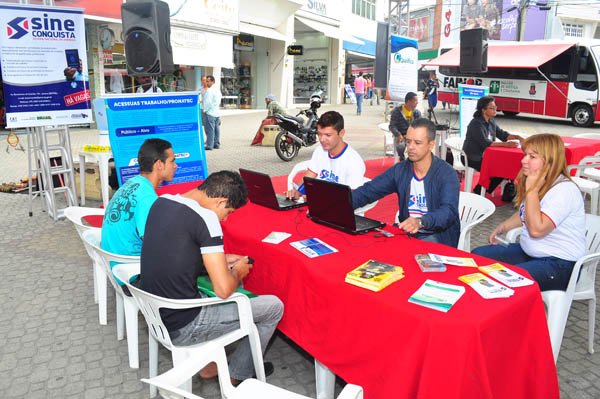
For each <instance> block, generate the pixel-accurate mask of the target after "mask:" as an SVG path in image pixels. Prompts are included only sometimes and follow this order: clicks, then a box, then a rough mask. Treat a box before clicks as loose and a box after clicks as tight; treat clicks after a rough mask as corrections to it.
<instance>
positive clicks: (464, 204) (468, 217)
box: [458, 191, 496, 252]
mask: <svg viewBox="0 0 600 399" xmlns="http://www.w3.org/2000/svg"><path fill="white" fill-rule="evenodd" d="M495 211H496V206H495V205H494V203H493V202H492V201H490V200H489V199H487V198H485V197H483V196H481V195H477V194H473V193H468V192H463V191H461V192H460V196H459V199H458V214H459V217H460V238H459V239H458V249H462V250H463V251H467V252H470V251H471V230H473V227H475V226H476V225H478V224H480V223H481V222H483V221H484V220H485V219H487V218H488V217H490V215H491V214H492V213H494V212H495Z"/></svg>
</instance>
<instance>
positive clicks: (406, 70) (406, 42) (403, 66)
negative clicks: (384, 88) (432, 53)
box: [388, 35, 419, 101]
mask: <svg viewBox="0 0 600 399" xmlns="http://www.w3.org/2000/svg"><path fill="white" fill-rule="evenodd" d="M390 52H391V58H390V80H389V82H388V93H389V97H390V99H391V100H392V101H404V96H405V95H406V93H408V92H409V91H413V92H415V93H416V92H417V79H418V76H417V59H418V57H419V51H418V48H417V41H416V40H414V39H410V38H408V37H401V36H396V35H392V36H391V37H390Z"/></svg>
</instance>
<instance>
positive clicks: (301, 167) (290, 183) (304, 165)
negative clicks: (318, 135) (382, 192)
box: [287, 161, 378, 216]
mask: <svg viewBox="0 0 600 399" xmlns="http://www.w3.org/2000/svg"><path fill="white" fill-rule="evenodd" d="M309 164H310V161H302V162H298V163H297V164H296V165H294V167H293V168H292V171H291V172H290V174H289V175H288V179H287V187H288V190H291V189H292V188H294V178H295V177H296V175H297V174H298V173H300V172H302V171H305V170H308V165H309ZM369 181H371V179H369V178H368V177H363V184H365V183H366V182H369ZM377 202H378V201H374V202H371V203H370V204H367V205H365V206H363V207H361V208H357V209H355V210H354V214H356V215H359V216H364V215H365V212H367V211H369V210H371V209H373V208H375V205H377Z"/></svg>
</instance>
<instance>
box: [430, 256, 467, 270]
mask: <svg viewBox="0 0 600 399" xmlns="http://www.w3.org/2000/svg"><path fill="white" fill-rule="evenodd" d="M429 257H430V258H431V260H433V261H436V262H440V263H445V264H447V265H452V266H463V267H477V263H475V259H473V258H459V257H457V256H442V255H436V254H431V253H430V254H429Z"/></svg>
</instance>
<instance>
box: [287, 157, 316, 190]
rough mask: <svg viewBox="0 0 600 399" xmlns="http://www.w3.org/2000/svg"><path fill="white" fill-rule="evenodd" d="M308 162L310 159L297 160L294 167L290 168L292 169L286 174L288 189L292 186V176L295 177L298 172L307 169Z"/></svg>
mask: <svg viewBox="0 0 600 399" xmlns="http://www.w3.org/2000/svg"><path fill="white" fill-rule="evenodd" d="M309 163H310V161H302V162H298V163H297V164H296V165H294V167H293V168H292V171H291V172H290V174H289V175H288V179H287V188H288V190H291V189H292V188H294V177H296V175H297V174H298V173H300V172H302V171H303V170H307V169H308V165H309Z"/></svg>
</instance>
